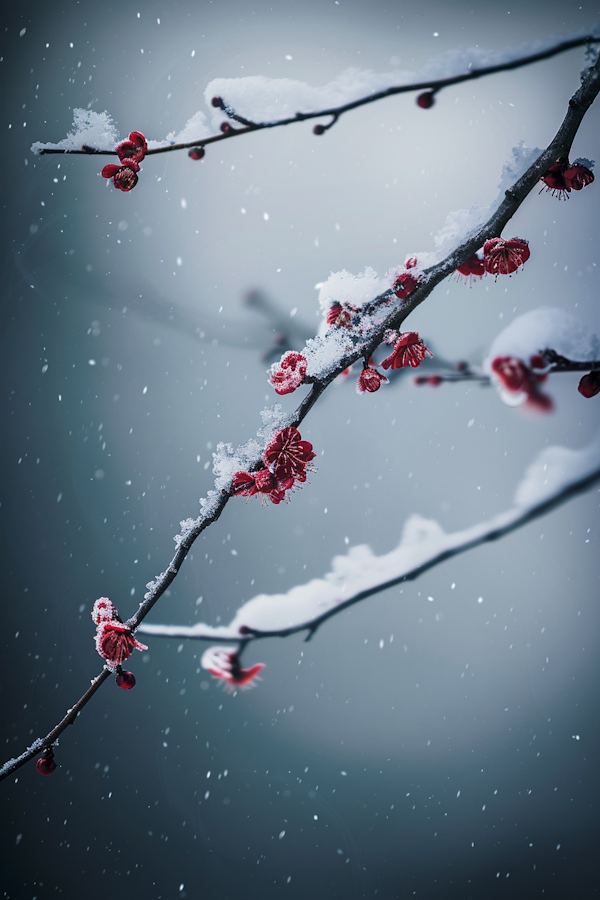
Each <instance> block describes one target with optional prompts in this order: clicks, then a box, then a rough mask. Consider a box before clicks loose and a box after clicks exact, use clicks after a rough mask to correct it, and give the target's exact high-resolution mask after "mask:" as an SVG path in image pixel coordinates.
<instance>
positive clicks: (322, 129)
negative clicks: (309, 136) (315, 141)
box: [313, 125, 327, 134]
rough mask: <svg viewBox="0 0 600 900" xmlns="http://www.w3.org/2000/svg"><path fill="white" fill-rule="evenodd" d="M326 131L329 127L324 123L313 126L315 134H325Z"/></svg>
mask: <svg viewBox="0 0 600 900" xmlns="http://www.w3.org/2000/svg"><path fill="white" fill-rule="evenodd" d="M326 131H327V129H326V128H325V126H324V125H315V127H314V128H313V134H325V132H326Z"/></svg>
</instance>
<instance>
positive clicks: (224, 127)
mask: <svg viewBox="0 0 600 900" xmlns="http://www.w3.org/2000/svg"><path fill="white" fill-rule="evenodd" d="M221 131H222V132H223V134H229V132H230V131H231V125H230V124H229V122H221Z"/></svg>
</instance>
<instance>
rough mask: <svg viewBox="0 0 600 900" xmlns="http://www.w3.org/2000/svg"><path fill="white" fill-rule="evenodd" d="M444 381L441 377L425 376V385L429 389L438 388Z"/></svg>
mask: <svg viewBox="0 0 600 900" xmlns="http://www.w3.org/2000/svg"><path fill="white" fill-rule="evenodd" d="M443 380H444V379H443V378H442V376H441V375H428V376H427V384H429V385H431V387H438V386H439V385H440V384H441V383H442V381H443Z"/></svg>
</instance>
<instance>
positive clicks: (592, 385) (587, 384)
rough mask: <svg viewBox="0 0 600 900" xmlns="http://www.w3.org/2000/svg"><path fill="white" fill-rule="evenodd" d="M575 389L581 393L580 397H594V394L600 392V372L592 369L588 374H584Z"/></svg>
mask: <svg viewBox="0 0 600 900" xmlns="http://www.w3.org/2000/svg"><path fill="white" fill-rule="evenodd" d="M577 390H578V391H579V393H580V394H581V396H582V397H587V398H588V399H589V398H590V397H595V396H596V394H598V393H600V372H598V371H594V372H589V374H587V375H584V376H583V378H582V379H581V381H580V382H579V385H578V387H577Z"/></svg>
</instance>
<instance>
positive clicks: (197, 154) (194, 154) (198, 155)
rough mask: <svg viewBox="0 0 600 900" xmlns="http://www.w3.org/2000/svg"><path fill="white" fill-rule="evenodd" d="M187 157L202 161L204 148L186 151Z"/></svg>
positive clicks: (193, 148)
mask: <svg viewBox="0 0 600 900" xmlns="http://www.w3.org/2000/svg"><path fill="white" fill-rule="evenodd" d="M188 156H189V158H190V159H202V157H203V156H204V147H192V149H191V150H188Z"/></svg>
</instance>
